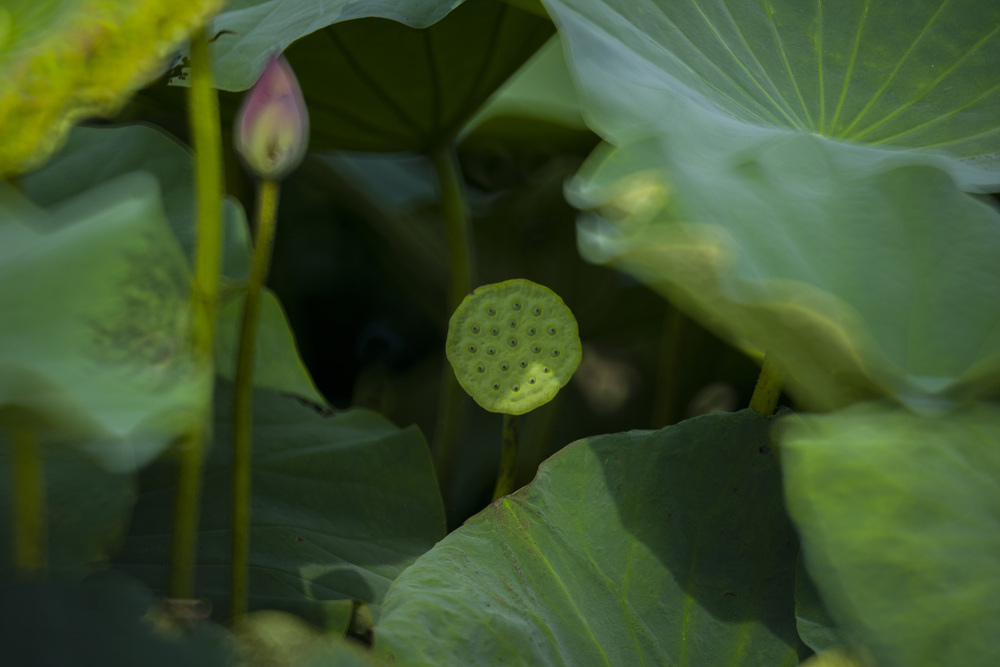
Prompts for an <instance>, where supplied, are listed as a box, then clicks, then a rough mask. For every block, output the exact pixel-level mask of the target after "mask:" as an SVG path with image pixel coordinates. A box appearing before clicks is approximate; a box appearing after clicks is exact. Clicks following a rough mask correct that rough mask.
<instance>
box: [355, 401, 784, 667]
mask: <svg viewBox="0 0 1000 667" xmlns="http://www.w3.org/2000/svg"><path fill="white" fill-rule="evenodd" d="M769 425H770V421H769V420H768V419H766V418H764V417H761V416H760V415H758V414H757V413H754V412H751V411H743V412H741V413H736V414H716V415H711V416H708V417H701V418H697V419H693V420H690V421H687V422H683V423H681V424H679V425H677V426H674V427H669V428H666V429H663V430H661V431H652V432H649V431H633V432H630V433H622V434H616V435H608V436H602V437H597V438H592V439H590V440H584V441H580V442H577V443H574V444H572V445H570V446H568V447H566V448H565V449H563V450H562V451H561V452H559V453H558V454H556V455H555V456H554V457H552V458H551V459H549V461H548V462H547V463H545V464H543V466H542V467H541V469H540V470H539V473H538V477H537V478H536V479H535V481H534V482H532V484H531V485H529V486H528V487H526V488H525V489H523V490H521V491H520V492H518V493H516V494H514V495H512V496H508V497H505V498H502V499H501V500H499V501H497V502H496V503H494V504H493V505H491V506H490V507H489V508H487V509H486V510H484V511H483V512H482V513H480V514H479V515H477V516H476V517H474V518H473V519H471V520H469V521H468V522H467V523H466V524H465V525H464V526H462V527H461V528H459V529H458V530H456V531H455V532H453V533H452V534H451V535H449V536H448V537H447V538H445V539H444V540H442V541H441V542H440V543H439V544H438V545H437V546H435V547H434V549H432V550H431V551H430V552H429V553H427V554H426V555H424V556H423V557H421V558H420V559H419V560H418V561H417V562H416V563H415V564H414V565H413V566H412V567H411V568H410V569H408V570H407V571H406V572H405V573H403V575H402V576H401V577H400V578H399V579H398V580H396V582H395V583H394V584H393V586H392V588H391V589H390V591H389V594H388V595H387V597H386V601H385V604H384V606H383V611H382V617H381V620H379V622H378V623H377V624H376V627H375V645H376V649H377V650H379V652H381V653H383V654H391V655H392V656H394V658H395V660H396V662H397V663H399V664H405V665H442V664H501V663H508V662H509V663H513V664H535V665H546V664H548V665H552V664H570V665H635V664H692V665H719V664H735V665H768V666H769V667H770V666H773V665H794V664H798V658H799V650H800V644H799V642H798V637H797V635H796V634H795V614H794V609H793V600H792V594H793V586H794V572H795V558H796V553H797V551H798V546H797V543H796V540H795V537H794V534H793V532H792V530H791V526H790V525H789V522H788V519H787V517H786V516H785V513H784V509H783V507H782V499H781V489H780V486H781V483H780V475H779V472H778V467H777V464H776V461H775V458H774V456H773V455H772V454H771V452H770V449H769V445H768V428H769Z"/></svg>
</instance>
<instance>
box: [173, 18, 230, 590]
mask: <svg viewBox="0 0 1000 667" xmlns="http://www.w3.org/2000/svg"><path fill="white" fill-rule="evenodd" d="M208 48H209V47H208V35H207V33H206V31H204V30H203V31H201V32H200V33H198V34H195V35H194V36H193V37H192V39H191V89H190V91H189V94H188V121H189V123H190V125H191V135H192V137H193V144H194V152H195V192H196V197H197V206H198V241H197V248H196V250H195V261H194V279H193V282H192V287H191V338H192V345H193V348H194V353H195V355H196V358H197V360H198V363H199V364H202V365H203V367H208V368H210V369H213V370H210V371H209V377H214V375H215V374H214V362H213V347H214V343H215V323H216V310H217V307H218V301H219V274H220V270H221V263H222V197H223V183H222V137H221V130H220V127H219V99H218V96H217V93H216V91H215V88H214V86H213V83H212V69H211V62H210V60H209V52H208ZM207 391H209V395H208V397H207V398H206V405H207V406H208V408H207V410H206V413H205V415H204V420H203V422H202V427H201V428H199V429H196V430H195V431H192V432H191V433H188V434H186V435H185V436H184V437H183V438H182V439H181V442H180V444H179V447H178V466H179V467H178V473H177V496H176V498H175V500H174V526H173V542H172V545H171V553H170V576H169V583H168V591H169V595H170V597H174V598H189V597H192V596H193V595H194V570H195V563H196V556H197V546H198V545H197V542H198V538H197V535H198V513H199V508H200V505H201V486H202V476H203V473H204V459H205V448H206V447H205V445H206V443H207V442H208V441H209V440H210V439H211V437H212V407H211V406H212V396H211V386H209V387H208V389H207Z"/></svg>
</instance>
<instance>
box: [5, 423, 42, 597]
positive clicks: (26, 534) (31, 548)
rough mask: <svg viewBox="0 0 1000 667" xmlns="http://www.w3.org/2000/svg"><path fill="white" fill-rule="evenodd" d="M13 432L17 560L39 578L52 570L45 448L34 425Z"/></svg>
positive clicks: (21, 567)
mask: <svg viewBox="0 0 1000 667" xmlns="http://www.w3.org/2000/svg"><path fill="white" fill-rule="evenodd" d="M10 435H11V440H12V441H13V445H14V466H13V468H14V484H13V488H12V491H13V500H14V563H15V566H16V567H17V570H18V572H19V573H20V574H21V576H23V577H25V578H26V579H35V578H40V577H41V576H42V575H44V574H45V571H46V569H48V557H47V546H46V534H45V533H46V530H45V477H44V475H45V469H44V464H43V460H42V447H41V443H39V441H38V433H37V432H36V431H35V430H34V429H32V428H31V427H30V426H25V425H17V426H13V427H11V428H10Z"/></svg>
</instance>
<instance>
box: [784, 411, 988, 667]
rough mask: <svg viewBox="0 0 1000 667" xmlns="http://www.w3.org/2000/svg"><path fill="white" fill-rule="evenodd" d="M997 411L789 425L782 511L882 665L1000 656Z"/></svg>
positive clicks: (814, 569) (826, 587)
mask: <svg viewBox="0 0 1000 667" xmlns="http://www.w3.org/2000/svg"><path fill="white" fill-rule="evenodd" d="M998 434H1000V412H998V410H997V408H996V407H995V406H990V405H982V404H979V405H970V406H968V407H966V408H963V409H961V410H959V411H957V412H955V413H952V414H949V415H945V416H916V415H912V414H907V413H905V412H901V411H898V410H892V409H891V408H888V407H887V406H883V405H859V406H856V407H854V408H852V409H850V410H848V411H842V412H840V413H837V414H833V415H824V416H812V417H805V418H800V419H794V420H791V421H790V422H789V423H788V424H787V428H786V430H785V433H784V436H783V438H782V441H783V445H782V462H783V466H784V467H785V469H786V476H785V480H786V481H785V487H786V492H787V497H788V507H789V511H790V512H791V515H792V518H793V519H794V520H795V523H796V526H797V527H798V530H799V533H800V535H801V536H802V540H803V553H804V555H805V561H806V564H807V566H808V569H809V572H810V574H811V575H812V576H813V578H814V579H815V581H816V584H817V586H818V588H819V590H820V592H821V593H822V595H823V599H824V601H825V602H826V603H827V606H828V607H829V608H830V611H831V612H832V613H833V615H834V617H835V618H836V620H837V621H838V624H839V625H840V626H841V627H842V628H844V630H846V632H847V636H848V638H849V639H850V640H851V641H852V642H853V643H855V644H856V645H862V646H867V647H868V648H869V649H871V650H872V651H873V652H874V653H875V654H876V657H877V658H878V660H879V664H881V665H908V666H913V665H984V666H985V665H990V664H993V663H994V662H995V661H996V658H997V656H998V655H1000V641H998V639H997V634H996V627H997V624H998V623H1000V590H998V582H1000V538H998V536H1000V525H998V524H1000V518H998V517H1000V491H998V487H997V479H998V476H1000V436H998Z"/></svg>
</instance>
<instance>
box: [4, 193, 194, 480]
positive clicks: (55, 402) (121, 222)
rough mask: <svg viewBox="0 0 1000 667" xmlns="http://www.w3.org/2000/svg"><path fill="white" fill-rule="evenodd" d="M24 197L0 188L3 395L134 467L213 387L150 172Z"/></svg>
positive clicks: (182, 424) (117, 466)
mask: <svg viewBox="0 0 1000 667" xmlns="http://www.w3.org/2000/svg"><path fill="white" fill-rule="evenodd" d="M10 202H14V203H13V204H10ZM29 209H30V206H29V205H26V204H24V203H23V200H19V196H18V195H16V194H14V193H11V192H7V191H4V192H0V238H2V241H0V247H3V252H2V253H0V286H2V287H0V405H2V406H7V407H9V408H11V409H17V410H19V411H21V412H22V413H27V414H30V415H31V416H32V420H33V421H32V424H31V428H32V429H36V430H38V432H39V433H40V434H47V435H48V436H50V437H52V438H57V439H59V440H60V441H62V442H75V443H77V444H78V445H79V446H81V447H84V448H85V449H87V451H89V452H90V453H91V454H93V455H94V456H96V457H97V458H98V459H99V460H100V461H101V462H102V464H103V465H104V466H105V467H106V468H107V469H109V470H112V471H116V472H126V471H130V470H133V469H135V468H136V467H139V466H142V465H144V464H145V463H147V462H149V461H150V460H151V459H153V458H154V457H155V456H157V455H158V454H159V453H160V452H161V451H162V450H163V449H164V448H165V447H167V445H169V443H170V442H171V441H172V440H173V439H174V438H176V437H177V436H178V435H180V434H182V433H186V432H188V431H189V430H190V429H191V428H193V427H194V426H195V425H197V424H198V423H199V422H200V420H201V418H202V416H203V415H204V414H205V411H206V406H207V402H208V399H209V398H210V393H209V391H210V387H211V385H210V382H211V378H210V373H208V372H207V370H208V369H206V368H204V367H203V365H202V364H199V363H198V362H197V360H196V359H195V357H194V355H193V353H192V350H191V348H190V344H189V340H188V338H189V336H188V327H189V324H188V303H189V290H190V286H189V276H188V267H187V263H186V261H185V257H184V254H183V252H182V251H181V249H180V248H179V247H178V245H177V242H176V240H175V239H174V236H173V234H172V232H171V230H170V227H169V225H168V224H167V221H166V218H165V215H164V213H163V210H162V207H161V204H160V191H159V188H158V187H157V183H156V180H155V179H154V178H152V177H151V176H149V175H148V174H142V173H136V174H131V175H128V176H124V177H121V178H118V179H115V180H113V181H109V182H107V183H105V184H104V185H103V186H102V187H98V188H93V189H91V190H88V191H87V192H86V193H85V194H83V195H80V196H78V197H74V198H72V199H70V200H67V201H66V202H64V203H63V205H62V206H60V207H57V208H54V209H52V210H50V211H46V212H42V211H38V210H37V209H36V210H34V211H31V210H29Z"/></svg>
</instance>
